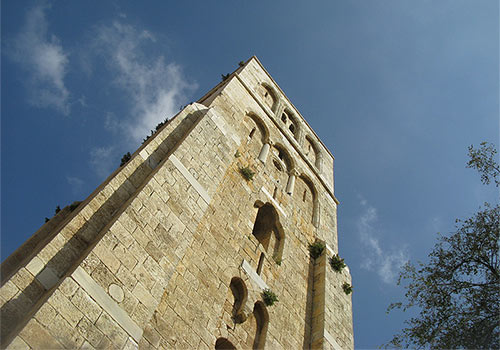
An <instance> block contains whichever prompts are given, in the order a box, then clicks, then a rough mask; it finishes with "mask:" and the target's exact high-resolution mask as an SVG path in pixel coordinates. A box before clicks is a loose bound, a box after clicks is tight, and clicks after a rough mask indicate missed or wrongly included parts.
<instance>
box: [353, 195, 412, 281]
mask: <svg viewBox="0 0 500 350" xmlns="http://www.w3.org/2000/svg"><path fill="white" fill-rule="evenodd" d="M360 204H361V207H362V208H363V213H362V215H361V216H360V217H359V219H358V222H357V226H358V233H359V238H360V240H361V244H362V246H363V258H364V260H363V262H362V264H361V267H362V268H364V269H366V270H369V271H376V273H377V274H378V275H379V277H380V279H381V280H382V281H383V282H385V283H388V284H391V283H394V282H395V280H396V277H397V275H398V271H399V270H400V268H401V266H402V265H404V264H405V263H406V262H407V261H408V254H407V252H406V247H401V248H397V249H395V248H393V247H391V248H390V249H386V248H385V246H386V245H384V248H382V247H381V244H380V238H379V237H380V236H381V232H380V231H379V230H378V228H377V226H376V223H377V221H378V215H377V210H376V209H375V208H374V207H373V206H371V205H369V204H368V202H367V201H366V200H365V199H363V198H362V199H361V200H360Z"/></svg>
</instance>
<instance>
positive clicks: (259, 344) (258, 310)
mask: <svg viewBox="0 0 500 350" xmlns="http://www.w3.org/2000/svg"><path fill="white" fill-rule="evenodd" d="M253 315H254V317H255V321H256V323H257V326H256V331H255V338H254V341H253V348H254V349H264V345H265V344H266V336H267V326H268V324H269V314H268V312H267V308H266V306H265V305H264V303H263V302H262V301H257V302H256V303H255V304H254V306H253Z"/></svg>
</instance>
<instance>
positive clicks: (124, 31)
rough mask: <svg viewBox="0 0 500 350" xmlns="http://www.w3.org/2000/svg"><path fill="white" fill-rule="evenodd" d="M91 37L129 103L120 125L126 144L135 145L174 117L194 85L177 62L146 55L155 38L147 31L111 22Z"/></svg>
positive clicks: (162, 57)
mask: <svg viewBox="0 0 500 350" xmlns="http://www.w3.org/2000/svg"><path fill="white" fill-rule="evenodd" d="M94 40H95V41H94V43H93V44H94V47H95V48H96V49H97V51H98V52H100V53H101V54H102V56H103V57H105V58H106V60H107V62H108V63H109V65H108V67H109V68H110V70H111V71H112V72H113V74H114V83H115V84H116V86H118V87H119V88H120V89H121V90H122V91H125V93H126V95H127V98H128V100H129V101H130V102H131V104H132V108H131V111H130V114H129V115H128V116H125V118H122V117H121V119H120V122H119V124H120V125H119V126H120V129H121V131H122V132H124V133H125V136H126V137H127V139H128V143H129V144H132V145H134V146H135V145H137V143H139V142H140V141H142V139H144V138H145V137H146V136H147V135H149V133H150V130H152V129H154V127H155V126H156V125H157V124H158V123H159V122H161V121H163V120H165V119H166V118H167V117H171V116H173V115H174V114H175V113H176V112H177V111H178V107H179V106H180V105H181V104H182V103H185V101H186V98H187V97H186V94H187V93H188V92H189V91H192V90H193V89H195V88H196V86H195V85H194V84H191V83H188V82H187V81H186V79H185V78H184V77H183V75H182V72H181V69H180V67H179V66H178V65H177V64H175V63H166V62H165V58H164V56H156V57H154V56H153V57H150V56H149V55H148V54H146V52H145V50H146V46H147V45H148V44H152V43H154V42H155V41H156V38H155V36H154V35H153V34H152V33H151V32H149V31H146V30H139V29H137V28H136V27H134V26H131V25H127V24H123V23H121V22H119V21H114V22H113V23H112V24H111V25H109V26H101V27H99V28H98V30H97V33H96V36H95V39H94ZM115 121H116V119H115ZM109 122H110V120H109V119H108V120H107V123H108V124H109Z"/></svg>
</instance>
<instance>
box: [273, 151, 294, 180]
mask: <svg viewBox="0 0 500 350" xmlns="http://www.w3.org/2000/svg"><path fill="white" fill-rule="evenodd" d="M272 155H273V168H274V169H275V170H274V169H273V172H271V176H272V177H273V179H274V180H275V181H276V182H277V183H279V184H280V187H281V188H282V189H284V187H285V186H286V184H287V182H288V177H289V172H290V169H292V167H293V164H292V161H291V157H290V155H289V154H288V152H287V151H286V150H285V147H283V146H282V145H280V144H276V145H274V146H273V147H272Z"/></svg>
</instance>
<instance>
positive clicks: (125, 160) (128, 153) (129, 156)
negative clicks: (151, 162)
mask: <svg viewBox="0 0 500 350" xmlns="http://www.w3.org/2000/svg"><path fill="white" fill-rule="evenodd" d="M131 158H132V155H131V154H130V152H127V153H125V154H124V155H123V157H122V159H121V161H120V166H121V167H122V166H124V165H125V164H127V162H128V161H129V160H130V159H131Z"/></svg>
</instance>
